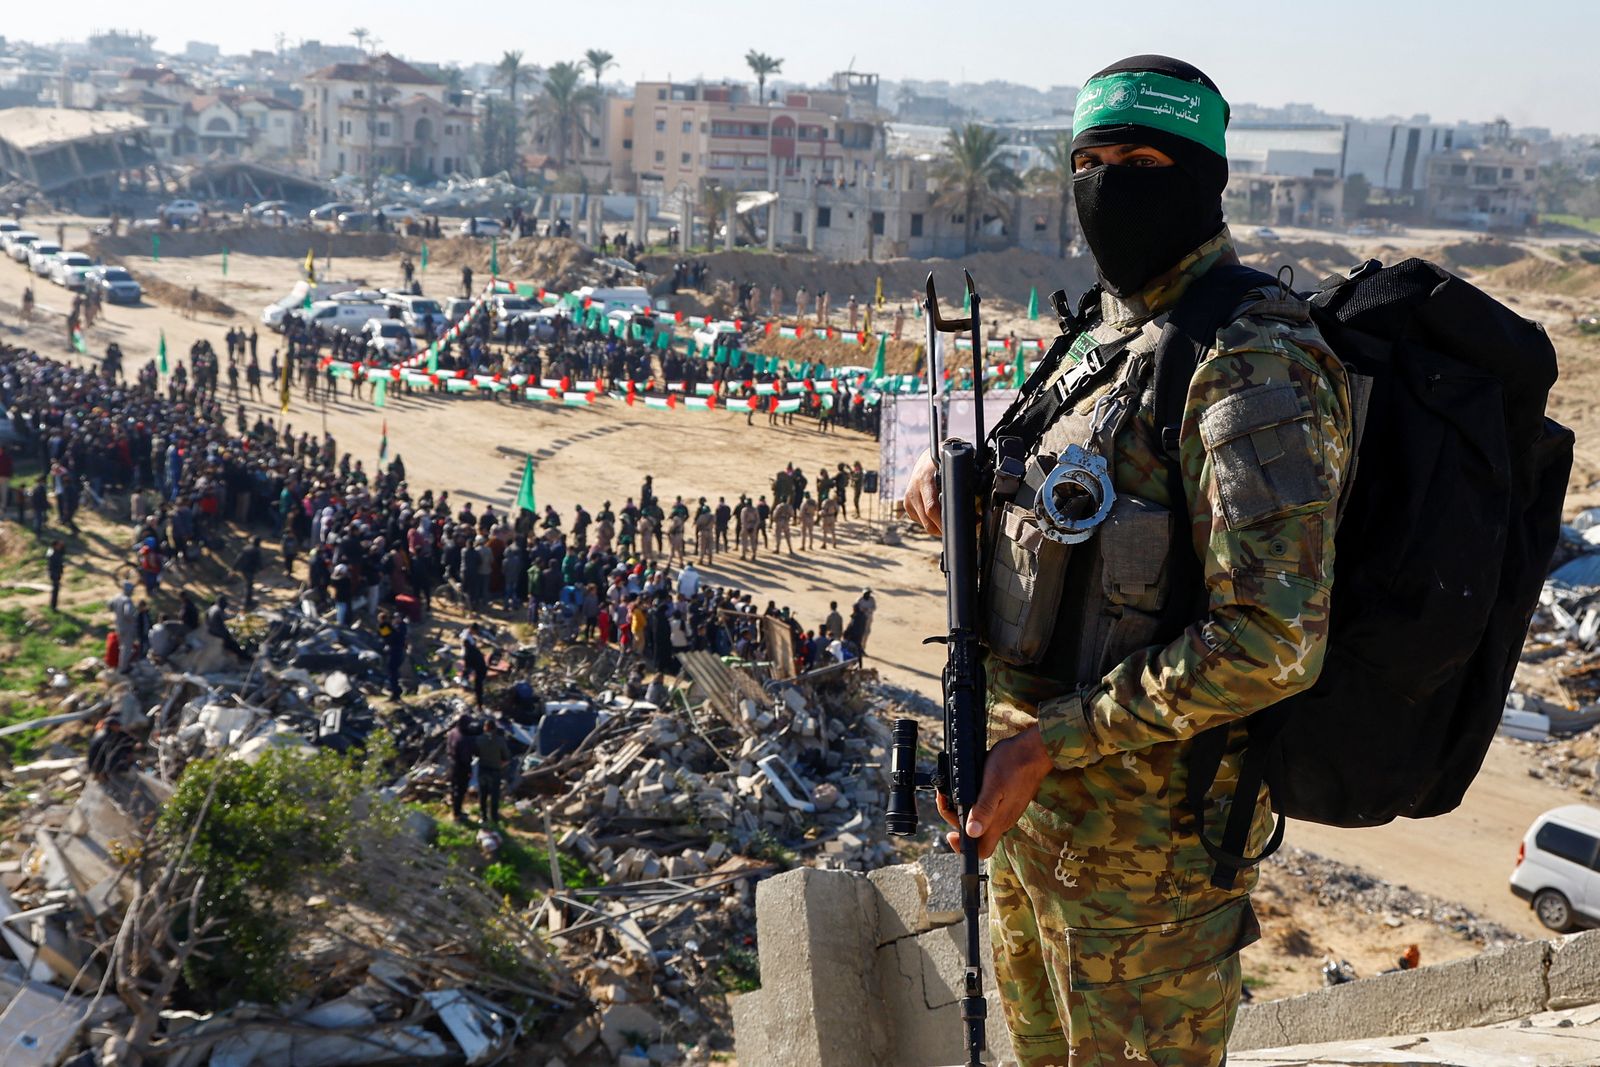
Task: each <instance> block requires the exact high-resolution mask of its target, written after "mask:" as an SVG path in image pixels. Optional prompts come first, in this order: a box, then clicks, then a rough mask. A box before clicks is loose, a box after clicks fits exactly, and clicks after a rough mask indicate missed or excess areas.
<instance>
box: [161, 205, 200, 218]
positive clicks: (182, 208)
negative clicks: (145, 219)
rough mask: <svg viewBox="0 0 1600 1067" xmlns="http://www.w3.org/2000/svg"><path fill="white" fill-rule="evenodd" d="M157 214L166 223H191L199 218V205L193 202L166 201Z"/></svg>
mask: <svg viewBox="0 0 1600 1067" xmlns="http://www.w3.org/2000/svg"><path fill="white" fill-rule="evenodd" d="M157 213H158V214H160V215H162V216H164V217H165V218H166V220H167V221H168V222H193V221H195V220H196V219H198V218H199V217H200V204H199V203H198V202H197V201H194V200H168V201H167V202H166V203H165V204H162V205H161V207H160V209H159V210H158V212H157Z"/></svg>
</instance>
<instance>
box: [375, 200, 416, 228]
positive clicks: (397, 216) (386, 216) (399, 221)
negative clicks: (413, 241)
mask: <svg viewBox="0 0 1600 1067" xmlns="http://www.w3.org/2000/svg"><path fill="white" fill-rule="evenodd" d="M380 213H381V214H382V215H383V221H384V222H387V223H388V224H389V225H390V226H405V225H408V224H410V223H413V222H416V221H417V220H419V219H421V218H422V212H420V211H418V210H417V209H416V208H414V207H407V206H406V205H404V204H385V205H383V206H382V207H380V208H379V209H378V210H377V211H375V212H373V214H375V215H376V214H380Z"/></svg>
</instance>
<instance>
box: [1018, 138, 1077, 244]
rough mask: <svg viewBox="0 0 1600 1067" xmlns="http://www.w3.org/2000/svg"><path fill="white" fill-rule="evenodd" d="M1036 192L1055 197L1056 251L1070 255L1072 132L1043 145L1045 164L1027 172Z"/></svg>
mask: <svg viewBox="0 0 1600 1067" xmlns="http://www.w3.org/2000/svg"><path fill="white" fill-rule="evenodd" d="M1028 185H1029V186H1030V187H1031V188H1032V189H1033V191H1034V192H1037V193H1044V194H1047V195H1050V196H1054V197H1055V198H1056V213H1057V214H1056V255H1058V256H1060V257H1061V258H1062V259H1066V258H1067V245H1068V244H1069V243H1070V241H1069V238H1070V237H1071V235H1072V135H1071V134H1069V133H1067V132H1066V131H1062V132H1061V133H1058V134H1056V136H1055V140H1053V141H1051V142H1050V143H1049V144H1047V145H1045V146H1044V164H1043V165H1041V166H1037V167H1034V168H1033V169H1032V170H1030V171H1029V172H1028Z"/></svg>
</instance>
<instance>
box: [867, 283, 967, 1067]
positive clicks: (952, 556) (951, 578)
mask: <svg viewBox="0 0 1600 1067" xmlns="http://www.w3.org/2000/svg"><path fill="white" fill-rule="evenodd" d="M963 273H964V274H965V272H963ZM965 278H966V283H967V298H968V301H969V307H970V309H971V310H970V312H969V315H968V317H967V318H963V319H946V318H943V317H942V316H941V315H940V314H939V298H938V295H937V294H936V293H935V292H934V287H933V275H932V274H931V273H930V274H929V275H928V286H927V296H926V298H925V299H924V302H923V309H924V311H925V315H924V318H925V319H926V321H927V326H928V348H927V356H926V365H927V368H928V403H929V406H930V410H929V420H928V426H929V432H930V435H931V438H932V445H931V448H930V454H931V455H932V456H933V460H934V464H935V467H936V469H937V470H938V476H939V493H940V500H941V501H942V503H943V511H944V544H943V552H942V553H941V554H940V557H939V569H940V570H942V571H943V572H944V576H945V602H946V614H947V622H948V630H947V633H946V634H945V635H944V636H943V637H930V638H928V639H927V641H926V642H924V643H928V642H937V643H939V644H942V645H944V646H945V665H944V674H943V676H942V679H941V681H942V688H943V690H944V750H943V751H942V752H940V753H939V760H938V765H937V768H936V769H935V770H934V771H933V772H931V773H929V772H927V771H919V770H917V769H916V758H917V722H916V720H915V719H896V720H894V723H893V727H892V729H893V745H892V748H891V752H890V762H889V768H890V775H889V779H890V786H889V789H890V792H889V806H888V809H887V811H886V812H885V822H886V823H887V824H888V830H889V833H891V834H895V835H898V836H907V835H910V834H914V833H916V831H917V822H918V817H917V796H916V790H917V789H926V788H934V789H937V790H938V791H939V792H940V793H941V794H943V795H944V796H945V797H946V798H948V799H949V801H950V806H951V807H953V808H954V809H955V812H956V832H957V833H958V834H959V835H960V838H959V840H960V842H961V910H962V916H963V921H964V923H965V924H966V935H967V936H966V968H965V977H964V980H963V988H962V996H961V1021H962V1024H963V1026H964V1028H965V1031H966V1045H967V1064H968V1067H981V1065H982V1063H983V1057H982V1054H983V1052H984V1050H985V1049H986V1048H987V1047H988V1045H987V1042H986V1040H985V1038H984V1023H985V1019H986V1017H987V1014H988V1005H987V1003H986V1002H985V1000H984V997H983V960H982V957H981V954H980V951H979V948H978V935H979V932H980V931H979V926H978V908H979V903H980V899H981V894H982V892H983V883H984V881H985V877H984V875H983V873H982V868H981V867H980V863H979V860H978V849H977V845H976V843H975V842H974V841H973V840H972V839H971V838H970V837H968V836H967V813H968V812H969V811H971V810H972V807H973V805H974V804H976V803H977V800H978V793H979V791H980V790H981V788H982V786H983V761H984V757H985V756H986V755H987V754H988V748H987V745H986V724H985V721H984V715H985V709H984V693H985V687H986V684H985V680H984V672H983V660H982V653H981V651H980V649H979V648H978V569H979V560H980V558H981V557H980V555H979V543H978V538H979V532H978V531H979V526H978V515H977V511H976V509H977V504H978V478H979V474H980V472H981V471H982V470H983V468H984V432H983V341H982V337H981V336H980V335H981V327H982V318H981V315H980V312H979V307H980V304H981V301H980V298H979V296H978V291H977V289H976V288H975V287H974V286H973V284H972V275H971V274H965ZM963 330H969V331H971V334H972V388H973V398H972V403H973V419H974V428H973V437H974V440H973V441H971V442H967V441H962V440H959V439H957V438H950V439H949V440H941V439H940V433H939V423H940V417H939V416H940V410H939V401H940V397H941V394H940V392H939V379H940V373H939V372H940V368H939V367H937V366H936V365H935V352H936V350H937V347H936V346H937V342H938V337H939V334H941V333H948V334H956V333H960V332H962V331H963Z"/></svg>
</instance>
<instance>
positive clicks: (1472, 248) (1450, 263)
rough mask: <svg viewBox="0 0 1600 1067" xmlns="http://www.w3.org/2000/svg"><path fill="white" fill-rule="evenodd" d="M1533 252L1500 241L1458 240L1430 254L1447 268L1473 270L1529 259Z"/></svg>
mask: <svg viewBox="0 0 1600 1067" xmlns="http://www.w3.org/2000/svg"><path fill="white" fill-rule="evenodd" d="M1529 255H1531V253H1530V252H1529V251H1528V250H1527V249H1526V248H1522V247H1520V246H1518V245H1508V244H1505V243H1503V242H1500V241H1458V242H1456V243H1455V244H1453V245H1446V246H1445V247H1443V248H1441V249H1439V252H1438V254H1437V255H1433V256H1429V257H1428V258H1429V259H1432V260H1433V261H1434V262H1436V263H1438V264H1439V265H1440V266H1442V267H1444V268H1446V269H1447V270H1472V269H1474V268H1480V269H1481V268H1489V267H1504V266H1506V265H1507V264H1510V263H1516V262H1518V261H1520V260H1523V259H1527V258H1528V256H1529Z"/></svg>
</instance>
